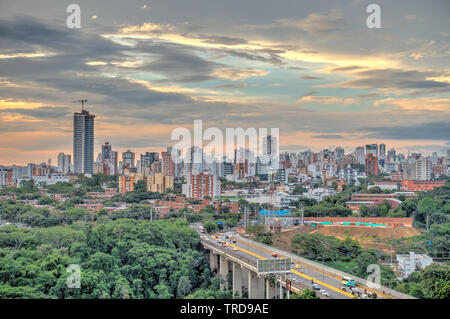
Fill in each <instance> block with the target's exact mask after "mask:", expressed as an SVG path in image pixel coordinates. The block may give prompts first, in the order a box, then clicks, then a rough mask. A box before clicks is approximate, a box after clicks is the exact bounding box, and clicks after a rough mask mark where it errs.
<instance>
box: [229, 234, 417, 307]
mask: <svg viewBox="0 0 450 319" xmlns="http://www.w3.org/2000/svg"><path fill="white" fill-rule="evenodd" d="M233 237H236V238H238V239H239V240H240V241H242V242H247V243H249V244H252V245H254V246H257V247H259V248H261V249H263V250H264V249H265V250H269V251H273V252H275V253H277V254H278V255H283V256H286V257H288V258H291V259H293V260H299V261H301V262H302V263H303V264H306V265H309V266H311V267H314V268H318V269H324V271H326V272H327V273H330V274H332V275H334V276H337V277H340V278H342V277H351V278H354V279H355V281H356V283H357V284H360V285H362V286H365V287H367V288H369V289H370V290H374V291H376V292H382V293H383V294H384V295H385V296H388V297H391V298H398V299H417V298H415V297H413V296H410V295H407V294H404V293H401V292H398V291H396V290H393V289H390V288H388V287H384V286H381V287H380V288H377V289H373V288H370V286H369V285H371V284H373V283H371V282H369V281H367V280H365V279H362V278H359V277H356V276H353V275H351V274H347V273H345V272H342V271H340V270H337V269H334V268H331V267H328V266H323V265H322V264H320V263H317V262H315V261H312V260H309V259H306V258H303V257H300V256H298V255H296V254H293V253H289V252H287V251H284V250H281V249H278V248H275V247H272V246H268V245H265V244H262V243H258V242H256V241H253V240H250V239H247V238H244V237H242V236H239V235H234V236H233Z"/></svg>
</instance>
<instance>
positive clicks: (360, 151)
mask: <svg viewBox="0 0 450 319" xmlns="http://www.w3.org/2000/svg"><path fill="white" fill-rule="evenodd" d="M355 153H356V154H355V157H356V162H357V163H358V164H363V165H365V163H366V154H365V152H364V146H358V147H357V148H356V151H355Z"/></svg>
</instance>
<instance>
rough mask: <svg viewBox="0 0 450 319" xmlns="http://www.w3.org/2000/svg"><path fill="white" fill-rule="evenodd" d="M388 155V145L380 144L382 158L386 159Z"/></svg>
mask: <svg viewBox="0 0 450 319" xmlns="http://www.w3.org/2000/svg"><path fill="white" fill-rule="evenodd" d="M385 155H386V144H380V156H382V157H384V156H385Z"/></svg>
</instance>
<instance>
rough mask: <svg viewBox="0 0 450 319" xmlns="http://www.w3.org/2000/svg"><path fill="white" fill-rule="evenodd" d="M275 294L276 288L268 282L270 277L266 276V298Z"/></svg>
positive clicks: (274, 296)
mask: <svg viewBox="0 0 450 319" xmlns="http://www.w3.org/2000/svg"><path fill="white" fill-rule="evenodd" d="M276 296H277V288H276V287H275V286H272V285H271V284H270V279H269V278H266V299H274V298H276Z"/></svg>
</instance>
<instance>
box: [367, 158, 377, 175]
mask: <svg viewBox="0 0 450 319" xmlns="http://www.w3.org/2000/svg"><path fill="white" fill-rule="evenodd" d="M366 175H367V176H378V158H377V157H376V156H373V154H372V153H368V154H367V155H366Z"/></svg>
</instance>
